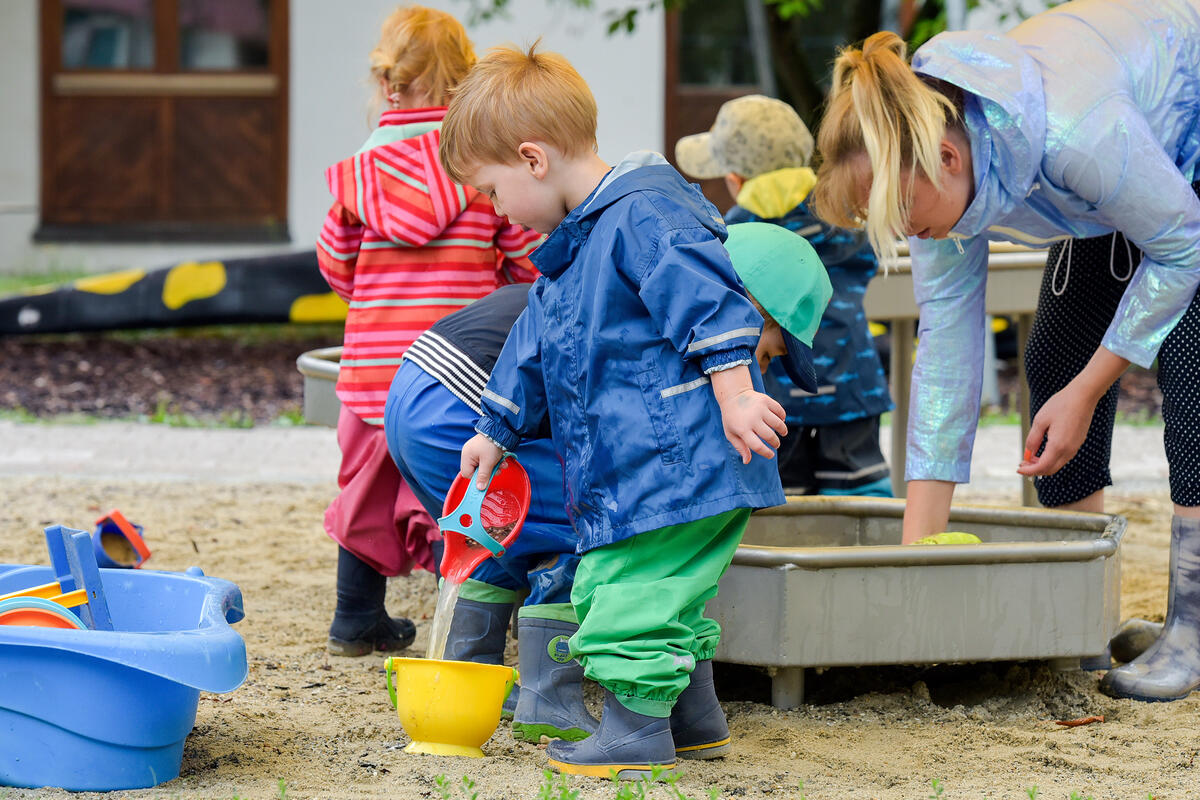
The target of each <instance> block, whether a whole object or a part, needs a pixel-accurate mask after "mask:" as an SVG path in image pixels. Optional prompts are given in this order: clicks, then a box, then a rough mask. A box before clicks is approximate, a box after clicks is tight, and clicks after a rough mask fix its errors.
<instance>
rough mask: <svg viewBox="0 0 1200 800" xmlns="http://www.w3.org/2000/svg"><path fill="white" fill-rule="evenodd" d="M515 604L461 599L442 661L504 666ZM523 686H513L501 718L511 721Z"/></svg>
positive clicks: (447, 638) (452, 620) (448, 635)
mask: <svg viewBox="0 0 1200 800" xmlns="http://www.w3.org/2000/svg"><path fill="white" fill-rule="evenodd" d="M511 616H512V603H484V602H481V601H479V600H470V599H466V598H462V597H460V598H458V602H457V603H456V604H455V606H454V617H453V619H451V620H450V631H449V633H448V634H447V635H446V651H445V654H444V655H443V658H445V659H447V660H449V661H473V662H475V663H476V664H503V663H504V643H505V641H506V640H507V634H508V620H509V618H510V617H511ZM520 694H521V692H520V687H518V686H516V685H514V686H513V688H512V692H511V693H510V694H509V695H508V698H507V699H505V701H504V705H503V707H501V709H500V717H501V718H502V719H512V718H513V713H514V712H515V711H516V708H517V701H518V699H519V698H520Z"/></svg>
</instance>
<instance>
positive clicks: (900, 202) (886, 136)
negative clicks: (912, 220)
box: [813, 31, 961, 267]
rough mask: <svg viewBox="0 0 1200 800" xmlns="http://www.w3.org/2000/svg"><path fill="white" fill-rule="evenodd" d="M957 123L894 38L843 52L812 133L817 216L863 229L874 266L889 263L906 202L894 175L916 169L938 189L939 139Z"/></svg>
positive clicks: (954, 112) (882, 35)
mask: <svg viewBox="0 0 1200 800" xmlns="http://www.w3.org/2000/svg"><path fill="white" fill-rule="evenodd" d="M960 118H961V117H960V112H959V110H958V108H957V107H956V105H955V103H954V102H953V101H952V100H951V99H950V98H948V97H946V96H945V95H944V94H943V93H942V92H940V91H938V90H937V89H935V88H932V87H930V86H929V85H927V84H926V83H925V82H924V81H923V80H921V78H919V77H918V76H917V75H916V73H914V72H913V71H912V68H911V67H910V66H909V64H908V59H907V45H906V44H905V42H904V40H903V39H901V38H900V37H899V36H897V35H896V34H894V33H891V32H889V31H881V32H879V33H876V34H873V35H872V36H870V37H869V38H868V39H867V40H866V41H865V42H863V46H862V49H861V50H856V49H852V48H845V49H843V50H842V51H841V52H840V53H838V57H837V61H836V62H834V65H833V86H832V88H831V89H830V94H829V103H828V105H827V107H826V110H825V116H824V119H823V120H822V122H821V128H820V130H819V131H818V133H817V149H818V150H819V151H820V152H821V156H822V162H821V166H820V168H819V170H818V171H817V185H816V188H814V189H813V208H814V210H815V211H816V213H817V215H818V216H819V217H821V219H823V220H825V221H826V222H828V223H830V224H832V225H837V226H840V227H847V228H860V227H865V228H866V231H867V238H868V239H869V240H870V242H871V246H872V247H873V248H874V250H875V253H876V254H877V255H878V256H879V259H880V261H881V262H882V263H883V264H884V266H885V267H886V266H887V265H888V264H891V263H893V262H894V261H895V259H896V239H897V238H900V237H903V235H904V228H905V225H906V224H907V220H908V209H909V206H910V205H911V201H912V182H911V180H909V181H908V182H907V183H906V184H905V185H902V181H901V177H900V172H901V170H902V169H904V168H919V169H920V170H921V171H922V172H924V173H925V175H926V176H927V177H928V178H929V180H930V181H931V182H932V183H933V185H934V186H935V187H937V188H939V189H940V188H941V155H940V147H941V142H942V137H943V136H945V134H946V127H947V125H948V124H954V125H958V124H960V122H959V120H960ZM864 155H865V156H866V159H867V161H868V162H869V164H870V168H871V190H870V194H869V195H868V199H867V207H866V208H862V207H861V202H860V200H859V194H858V189H859V186H860V185H861V184H860V182H861V180H862V178H863V170H862V158H863V156H864Z"/></svg>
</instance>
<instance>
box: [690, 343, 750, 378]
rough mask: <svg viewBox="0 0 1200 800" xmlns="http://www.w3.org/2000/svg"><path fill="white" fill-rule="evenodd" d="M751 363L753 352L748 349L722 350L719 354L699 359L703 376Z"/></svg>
mask: <svg viewBox="0 0 1200 800" xmlns="http://www.w3.org/2000/svg"><path fill="white" fill-rule="evenodd" d="M753 361H754V351H753V350H751V349H750V348H749V347H734V348H732V349H730V350H722V351H721V352H719V353H713V354H712V355H707V356H704V357H703V358H701V359H700V368H701V369H702V370H704V374H705V375H708V374H711V373H713V372H718V371H720V370H723V369H729V368H731V367H736V366H739V365H741V364H750V363H752V362H753Z"/></svg>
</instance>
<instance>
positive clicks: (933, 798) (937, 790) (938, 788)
mask: <svg viewBox="0 0 1200 800" xmlns="http://www.w3.org/2000/svg"><path fill="white" fill-rule="evenodd" d="M929 785H930V786H931V787H932V788H933V794H931V795H929V800H941V798H942V792H944V791H946V787H944V786H942V782H941V781H940V780H938V779H937V778H932V779H931V780H930V781H929Z"/></svg>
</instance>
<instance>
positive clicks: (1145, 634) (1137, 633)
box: [1108, 617, 1163, 664]
mask: <svg viewBox="0 0 1200 800" xmlns="http://www.w3.org/2000/svg"><path fill="white" fill-rule="evenodd" d="M1162 629H1163V624H1162V623H1161V622H1151V621H1150V620H1148V619H1142V618H1141V617H1130V618H1129V619H1127V620H1125V621H1124V622H1122V623H1121V627H1119V628H1117V632H1116V633H1114V634H1113V637H1112V638H1111V639H1109V640H1108V650H1109V652H1110V653H1112V657H1113V658H1115V659H1116V660H1117V661H1120V662H1121V663H1123V664H1124V663H1128V662H1130V661H1133V660H1134V659H1135V658H1137V657H1138V656H1140V655H1141V654H1142V653H1144V652H1146V651H1147V650H1149V649H1150V645H1152V644H1154V640H1155V639H1157V638H1158V636H1159V634H1161V633H1162Z"/></svg>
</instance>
